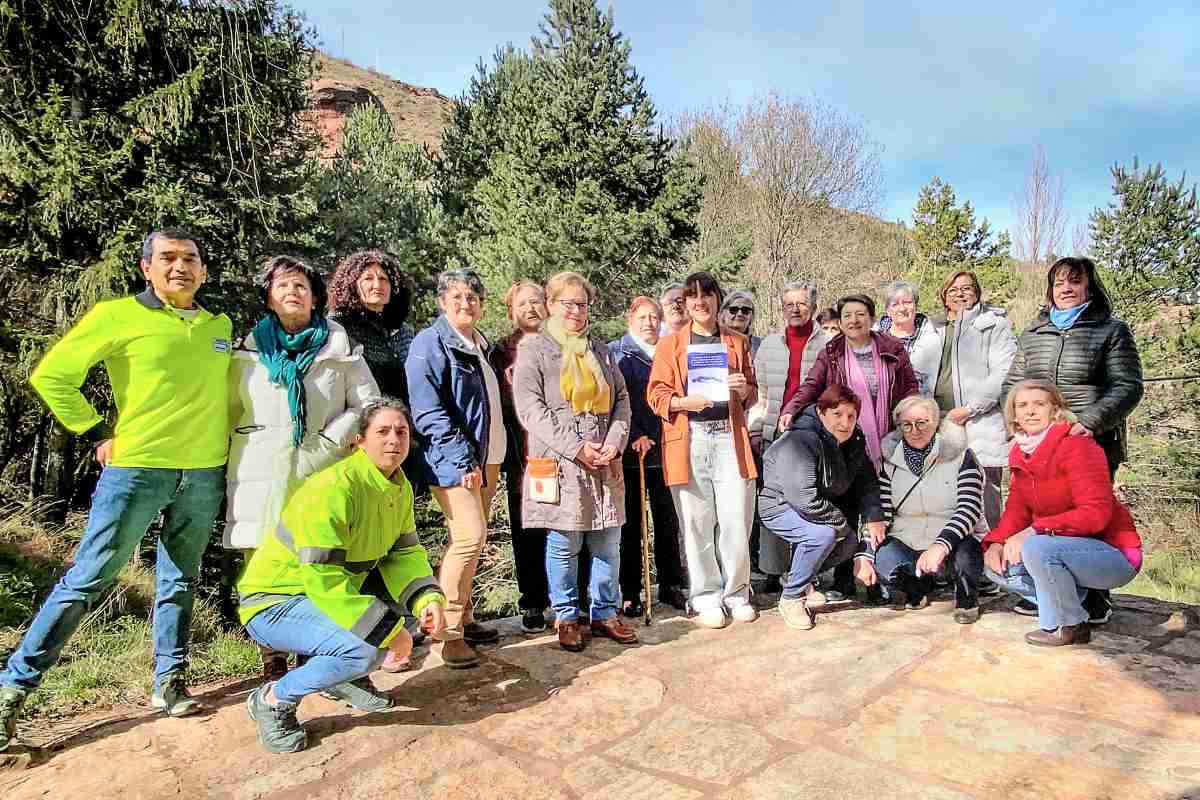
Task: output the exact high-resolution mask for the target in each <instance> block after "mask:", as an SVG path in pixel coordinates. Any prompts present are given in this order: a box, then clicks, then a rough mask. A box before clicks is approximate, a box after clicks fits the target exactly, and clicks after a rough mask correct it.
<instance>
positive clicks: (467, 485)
mask: <svg viewBox="0 0 1200 800" xmlns="http://www.w3.org/2000/svg"><path fill="white" fill-rule="evenodd" d="M481 486H483V470H482V469H481V468H479V467H476V468H475V469H473V470H471V471H470V472H464V473H463V477H462V487H463V488H464V489H478V488H479V487H481Z"/></svg>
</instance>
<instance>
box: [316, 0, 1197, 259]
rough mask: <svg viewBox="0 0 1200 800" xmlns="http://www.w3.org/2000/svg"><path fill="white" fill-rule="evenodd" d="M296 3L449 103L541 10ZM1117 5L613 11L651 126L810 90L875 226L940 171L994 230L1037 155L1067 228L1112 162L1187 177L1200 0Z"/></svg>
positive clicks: (781, 5) (350, 49)
mask: <svg viewBox="0 0 1200 800" xmlns="http://www.w3.org/2000/svg"><path fill="white" fill-rule="evenodd" d="M294 5H295V7H296V8H298V9H299V10H301V11H303V12H304V13H305V14H306V15H307V17H308V19H309V22H310V23H311V24H312V25H313V26H314V27H315V28H316V29H317V32H318V35H319V36H320V38H321V40H322V42H323V43H324V47H325V49H326V50H327V51H329V52H331V53H333V54H334V55H338V56H342V57H345V58H349V59H350V60H351V61H354V62H356V63H358V64H360V65H363V66H369V67H375V68H377V69H379V70H380V71H382V72H384V73H386V74H389V75H391V76H393V77H395V78H397V79H399V80H403V81H406V82H408V83H412V84H416V85H419V86H433V87H435V88H437V89H438V90H440V91H441V92H443V93H445V94H447V95H450V96H457V95H458V94H459V93H461V92H462V91H463V90H464V89H465V88H466V86H467V84H468V82H469V80H470V78H471V75H472V74H473V72H474V68H475V64H476V62H477V61H478V60H479V58H480V57H485V58H488V59H489V60H490V57H491V54H492V52H493V51H494V49H495V48H496V47H497V46H498V45H501V44H504V43H507V42H512V43H514V44H517V45H518V46H521V47H526V46H528V42H529V39H530V37H531V36H532V35H533V34H534V33H535V32H536V30H537V25H538V22H539V21H540V20H541V18H542V15H543V13H544V11H545V7H546V4H545V3H544V2H542V1H541V0H492V1H491V2H443V3H395V2H385V0H351V2H350V3H344V2H339V3H334V2H330V0H294ZM1122 5H1126V6H1127V8H1125V9H1113V8H1110V7H1109V4H1106V3H1099V2H1075V3H1057V4H1048V3H1044V2H1041V3H1035V2H1023V1H1017V0H1010V1H1009V2H1004V3H988V4H972V3H953V4H951V3H941V2H925V3H912V4H910V3H905V2H874V3H868V2H862V1H861V0H860V1H859V2H833V3H815V2H790V3H789V2H782V1H781V0H777V1H776V2H736V0H734V1H732V2H731V1H730V0H726V1H725V2H720V0H690V2H689V0H638V1H637V2H635V1H634V0H616V1H615V2H613V3H612V7H613V9H614V13H615V16H616V22H617V26H618V27H619V28H620V29H621V30H622V31H623V32H624V33H625V34H626V35H627V37H628V38H629V40H630V43H631V45H632V48H633V61H634V65H635V66H636V67H637V69H638V71H639V72H640V73H641V74H642V75H643V76H644V78H645V80H646V85H647V87H648V88H649V90H650V92H651V96H652V97H653V98H654V101H655V103H656V105H657V106H658V108H659V111H660V113H661V114H663V115H664V116H668V117H669V116H670V115H672V114H675V113H678V112H679V111H682V110H686V109H693V108H697V107H700V106H704V105H707V104H711V103H715V102H720V101H723V100H730V101H732V102H734V103H741V102H744V101H745V100H747V99H750V98H752V97H755V96H758V95H763V94H766V93H768V92H772V91H773V92H777V93H779V94H782V95H790V96H799V97H809V96H816V97H818V98H820V99H821V100H822V101H824V102H826V103H829V104H831V105H833V106H835V107H837V108H839V109H840V110H842V111H843V112H846V113H848V114H850V115H852V116H854V117H856V118H858V119H859V120H861V121H862V122H863V123H865V125H866V126H867V128H868V130H869V131H870V132H871V134H872V136H873V137H874V138H875V139H877V140H878V141H879V142H880V143H881V144H882V145H883V147H884V151H883V168H884V185H885V194H884V200H883V203H882V206H881V208H880V215H881V216H883V217H885V218H887V219H904V220H907V221H910V220H911V217H912V207H913V205H914V203H915V202H916V198H917V194H918V192H919V190H920V187H921V185H922V184H924V183H927V182H928V181H929V180H930V179H932V177H933V176H935V175H938V176H941V177H942V178H943V179H944V180H947V181H949V182H950V183H951V184H952V185H953V186H954V188H955V190H956V191H957V193H958V197H959V200H960V201H962V200H964V199H965V200H970V201H971V202H972V204H973V205H975V207H976V208H977V209H978V210H979V212H980V213H981V214H982V215H983V216H986V217H987V218H988V219H990V220H991V221H992V223H993V226H994V227H995V228H998V229H1005V228H1008V227H1009V226H1010V225H1011V224H1012V205H1013V198H1014V196H1015V195H1016V194H1017V193H1018V192H1019V190H1020V187H1021V184H1022V181H1023V179H1024V174H1025V170H1026V168H1027V166H1028V163H1029V160H1030V158H1031V157H1032V153H1033V150H1034V148H1035V146H1037V145H1041V146H1043V147H1045V149H1046V153H1047V157H1048V159H1049V162H1050V166H1051V168H1052V169H1053V170H1054V171H1056V172H1058V173H1061V174H1062V175H1063V176H1064V179H1065V184H1066V200H1067V206H1068V209H1069V211H1070V214H1071V222H1070V225H1072V226H1073V225H1074V223H1075V222H1077V221H1085V220H1086V218H1087V214H1088V213H1089V212H1090V211H1091V209H1092V208H1094V207H1095V206H1097V205H1105V204H1107V203H1108V202H1109V200H1110V199H1111V181H1110V175H1109V167H1110V166H1111V165H1112V164H1113V163H1114V162H1123V163H1129V162H1131V161H1132V159H1133V157H1134V156H1135V155H1136V156H1138V157H1139V158H1140V160H1141V161H1142V163H1149V162H1156V161H1161V162H1162V163H1163V166H1164V167H1165V169H1166V171H1167V174H1168V175H1169V176H1171V177H1172V178H1174V179H1178V177H1179V175H1180V174H1181V173H1182V172H1184V171H1187V173H1188V175H1189V181H1190V180H1193V178H1194V176H1200V135H1198V134H1200V44H1198V42H1200V35H1198V33H1200V6H1198V5H1196V4H1195V2H1194V0H1193V2H1171V1H1170V0H1168V1H1167V2H1156V3H1152V4H1148V5H1147V6H1143V8H1144V9H1147V10H1146V11H1138V10H1135V9H1134V8H1133V4H1122ZM976 6H978V7H976ZM1069 230H1070V227H1069V228H1068V235H1067V239H1068V244H1069V241H1070V233H1069Z"/></svg>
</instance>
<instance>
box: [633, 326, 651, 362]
mask: <svg viewBox="0 0 1200 800" xmlns="http://www.w3.org/2000/svg"><path fill="white" fill-rule="evenodd" d="M629 338H630V339H633V341H634V342H635V343H636V344H637V346H638V349H639V350H641V351H642V352H643V353H645V354H646V358H648V359H650V360H651V361H653V360H654V348H655V347H656V346H657V345H653V344H650V343H649V342H645V341H642V339H641V337H640V336H638V335H637V334H636V333H634V332H633V331H630V332H629Z"/></svg>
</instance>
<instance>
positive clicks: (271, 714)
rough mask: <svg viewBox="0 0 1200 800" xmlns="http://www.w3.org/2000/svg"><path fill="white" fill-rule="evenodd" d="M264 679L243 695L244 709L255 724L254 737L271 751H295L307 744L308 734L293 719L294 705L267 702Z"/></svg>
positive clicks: (266, 687)
mask: <svg viewBox="0 0 1200 800" xmlns="http://www.w3.org/2000/svg"><path fill="white" fill-rule="evenodd" d="M273 685H274V684H270V683H266V684H263V685H262V686H260V687H258V688H257V689H255V690H254V691H253V692H251V693H250V696H249V697H247V698H246V711H247V713H249V714H250V719H252V720H254V723H255V724H256V725H257V726H258V741H259V742H260V743H261V744H262V746H263V747H265V748H266V749H267V750H268V751H269V752H271V753H298V752H300V751H301V750H303V749H304V748H305V747H308V734H307V733H305V732H304V728H301V727H300V722H299V720H297V719H296V706H295V705H286V704H284V703H280V704H279V705H274V706H273V705H270V704H269V703H267V700H266V697H267V690H268V689H269V688H271V686H273Z"/></svg>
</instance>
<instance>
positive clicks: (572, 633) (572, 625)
mask: <svg viewBox="0 0 1200 800" xmlns="http://www.w3.org/2000/svg"><path fill="white" fill-rule="evenodd" d="M557 628H558V643H559V645H560V646H561V647H562V649H563V650H569V651H570V652H572V653H578V652H579V651H581V650H583V648H584V646H585V644H584V641H583V628H582V627H580V625H579V621H578V620H574V619H573V620H570V621H568V622H560V623H558V625H557Z"/></svg>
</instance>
